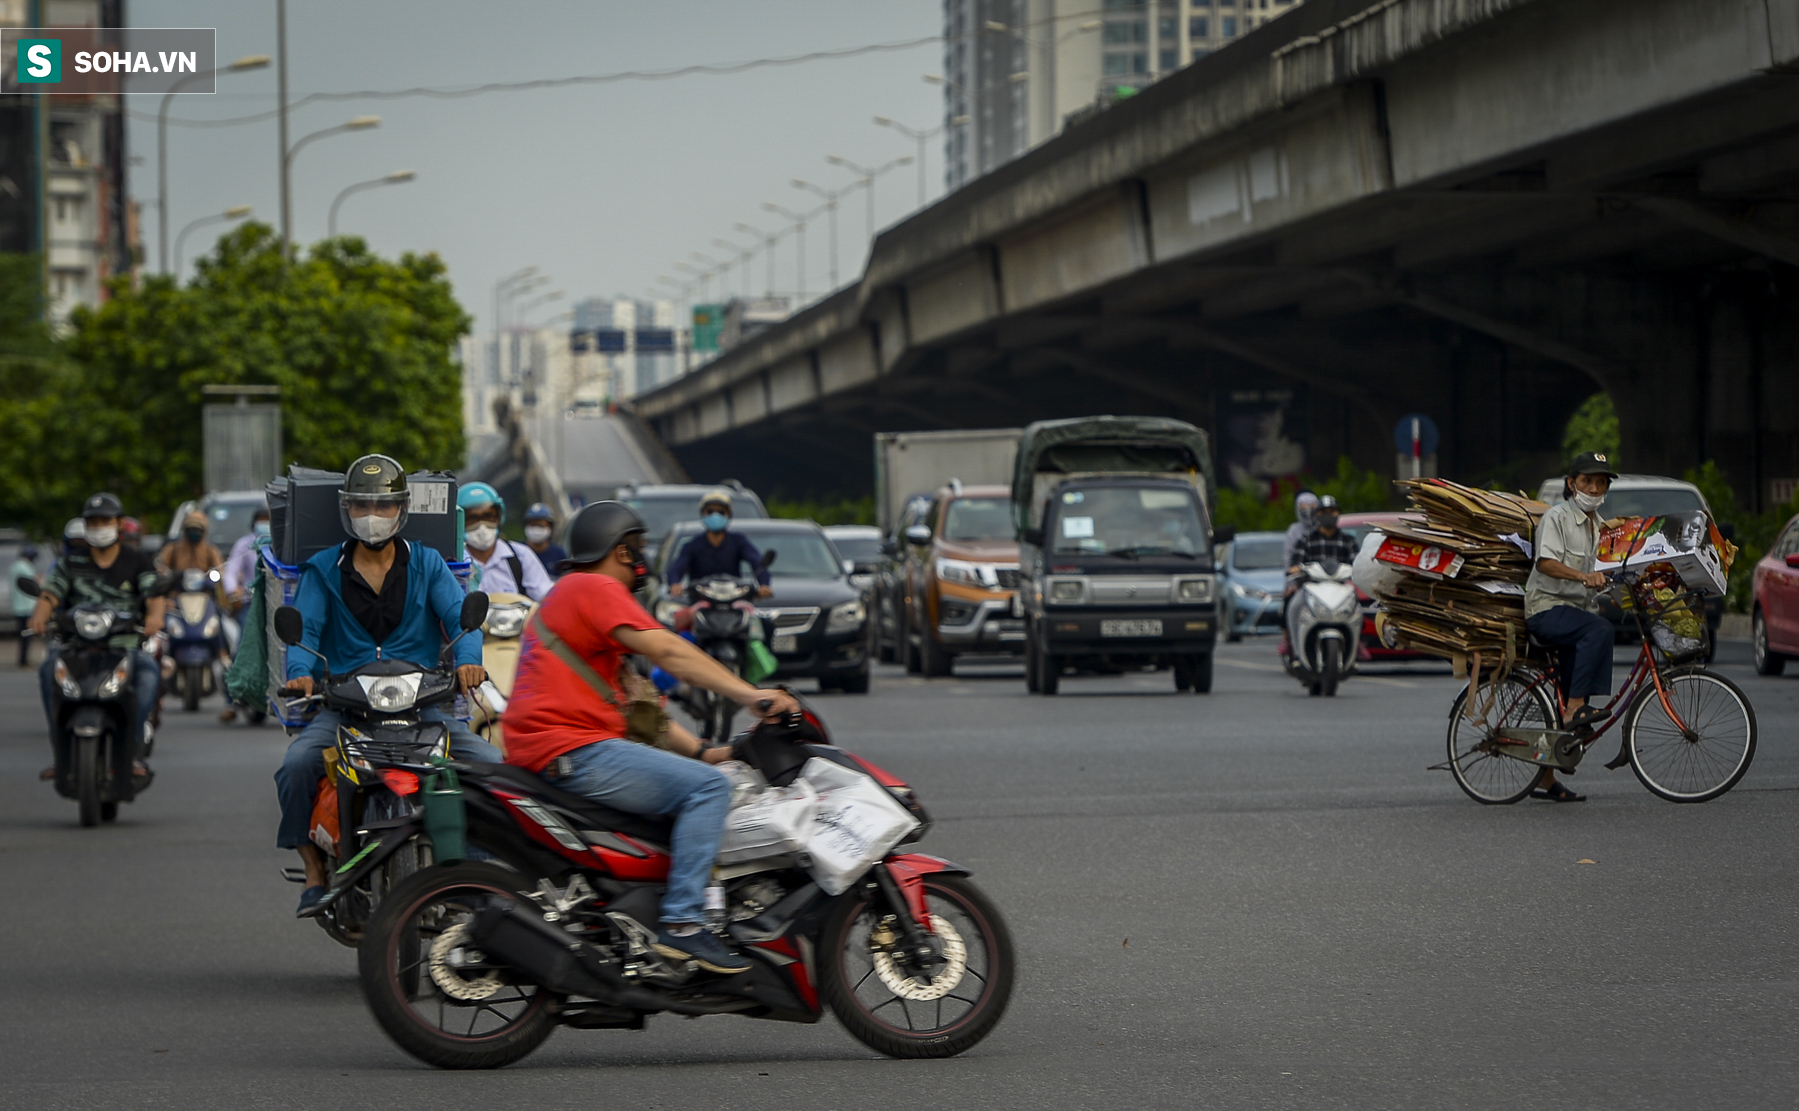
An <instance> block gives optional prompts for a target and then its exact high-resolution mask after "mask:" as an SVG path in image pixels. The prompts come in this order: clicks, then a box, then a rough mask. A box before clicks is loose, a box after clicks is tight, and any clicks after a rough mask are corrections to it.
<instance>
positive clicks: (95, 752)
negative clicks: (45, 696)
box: [13, 575, 178, 826]
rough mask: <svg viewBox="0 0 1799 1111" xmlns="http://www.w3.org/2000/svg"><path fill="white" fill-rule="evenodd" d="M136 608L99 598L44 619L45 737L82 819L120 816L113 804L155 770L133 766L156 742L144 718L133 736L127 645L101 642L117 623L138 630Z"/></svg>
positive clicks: (165, 587)
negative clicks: (47, 665)
mask: <svg viewBox="0 0 1799 1111" xmlns="http://www.w3.org/2000/svg"><path fill="white" fill-rule="evenodd" d="M177 581H178V580H177V579H175V578H174V577H173V576H169V577H166V578H164V579H161V580H159V581H158V582H157V583H156V585H155V586H154V587H152V588H151V590H150V593H149V597H152V598H155V597H160V596H162V595H165V594H167V593H169V592H170V591H171V590H173V589H174V587H175V586H176V584H177ZM13 589H15V590H18V591H20V592H22V593H24V594H27V595H30V596H31V597H34V598H35V597H37V596H38V595H40V594H42V593H43V588H42V587H41V586H39V585H38V583H37V580H35V579H32V578H29V577H27V576H24V575H21V576H20V577H19V578H18V579H17V580H16V581H15V582H14V583H13ZM137 620H138V615H137V614H135V613H124V612H122V611H119V610H115V609H110V608H108V607H106V606H96V605H80V606H71V607H69V608H68V609H65V610H63V611H62V612H61V613H58V614H57V615H56V618H55V623H54V624H53V625H52V626H51V629H52V632H53V633H54V639H53V640H52V642H51V644H50V649H49V651H50V654H51V657H52V658H53V659H54V660H55V663H54V664H53V665H52V667H53V669H54V670H53V672H52V680H53V681H52V683H51V706H50V720H51V721H53V722H54V723H55V724H54V726H52V728H51V737H50V744H51V748H52V749H54V750H55V753H56V776H55V782H56V793H57V794H59V795H61V796H63V797H64V798H71V799H74V800H75V801H76V802H77V803H78V804H79V805H80V808H81V824H82V825H83V826H97V825H99V824H100V823H101V822H110V821H112V820H113V819H115V818H117V817H118V816H119V804H120V803H121V802H131V801H132V800H133V799H135V798H137V796H138V795H140V794H142V793H143V792H144V790H145V789H147V788H148V787H149V786H150V781H151V780H152V779H153V778H155V777H154V776H153V775H151V774H150V773H149V772H148V771H144V772H142V773H134V771H133V767H134V765H135V764H136V762H137V761H139V760H142V759H147V758H148V757H149V755H150V750H151V748H152V747H154V745H155V735H154V733H153V732H152V727H151V726H150V725H149V724H148V723H146V724H145V726H144V740H143V746H142V748H141V749H140V748H139V746H138V744H137V737H136V732H137V689H136V675H135V674H134V671H133V668H132V662H131V653H130V652H128V651H127V650H125V649H123V648H115V647H113V646H112V645H111V644H109V643H107V642H108V640H109V638H111V637H113V636H114V635H116V634H117V633H119V632H120V631H121V630H124V629H131V630H133V631H136V632H140V633H141V632H142V629H141V628H140V627H139V626H138V624H137Z"/></svg>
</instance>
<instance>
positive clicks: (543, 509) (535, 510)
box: [525, 501, 556, 523]
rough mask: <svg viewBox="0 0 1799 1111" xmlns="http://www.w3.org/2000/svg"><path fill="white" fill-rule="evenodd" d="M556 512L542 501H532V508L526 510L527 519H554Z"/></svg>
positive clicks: (529, 520)
mask: <svg viewBox="0 0 1799 1111" xmlns="http://www.w3.org/2000/svg"><path fill="white" fill-rule="evenodd" d="M555 519H556V513H555V511H554V510H552V509H551V508H550V507H549V506H547V505H545V504H544V503H542V502H540V501H539V502H532V503H531V508H530V509H527V510H525V521H526V522H527V523H529V522H531V521H554V520H555Z"/></svg>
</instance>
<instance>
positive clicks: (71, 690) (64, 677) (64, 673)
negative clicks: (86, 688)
mask: <svg viewBox="0 0 1799 1111" xmlns="http://www.w3.org/2000/svg"><path fill="white" fill-rule="evenodd" d="M56 685H57V687H58V688H59V689H60V690H61V691H62V693H63V697H65V698H80V697H81V684H80V683H77V682H76V681H75V677H74V676H73V675H70V674H69V665H68V664H66V663H63V662H62V661H61V660H57V661H56Z"/></svg>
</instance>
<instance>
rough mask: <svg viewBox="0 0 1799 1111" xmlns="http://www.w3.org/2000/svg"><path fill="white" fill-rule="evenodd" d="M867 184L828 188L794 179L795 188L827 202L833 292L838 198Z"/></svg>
mask: <svg viewBox="0 0 1799 1111" xmlns="http://www.w3.org/2000/svg"><path fill="white" fill-rule="evenodd" d="M866 184H867V182H865V181H852V182H850V183H849V184H848V185H845V186H844V187H843V188H841V189H826V188H825V187H824V186H822V185H814V184H813V183H812V182H810V181H807V180H805V179H804V178H797V177H796V178H794V179H793V187H794V188H795V189H804V190H806V191H807V192H808V193H811V194H812V195H813V196H815V197H818V198H819V199H820V200H822V201H824V202H825V203H824V210H825V212H826V214H827V215H828V216H829V220H828V221H827V223H828V224H829V225H830V228H831V292H833V293H835V292H836V291H837V201H838V198H840V197H843V196H846V195H848V194H849V193H851V192H853V191H854V190H857V189H860V188H862V187H863V186H864V185H866Z"/></svg>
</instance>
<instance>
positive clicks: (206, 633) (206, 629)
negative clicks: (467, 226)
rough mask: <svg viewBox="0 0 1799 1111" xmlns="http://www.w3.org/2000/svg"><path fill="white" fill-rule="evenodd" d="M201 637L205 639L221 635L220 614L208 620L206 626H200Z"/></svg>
mask: <svg viewBox="0 0 1799 1111" xmlns="http://www.w3.org/2000/svg"><path fill="white" fill-rule="evenodd" d="M200 635H201V636H203V637H216V636H218V635H219V615H218V614H216V613H215V614H213V615H212V616H211V617H208V618H207V619H206V624H204V625H202V626H200Z"/></svg>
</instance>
